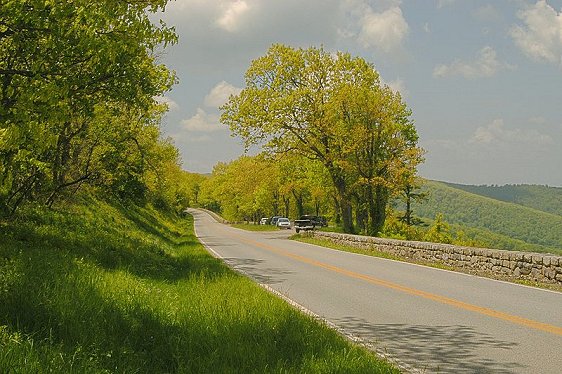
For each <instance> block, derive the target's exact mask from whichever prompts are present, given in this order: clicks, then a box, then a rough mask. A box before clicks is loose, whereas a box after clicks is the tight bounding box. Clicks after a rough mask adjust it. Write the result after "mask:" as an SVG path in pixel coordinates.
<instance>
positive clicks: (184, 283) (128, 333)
mask: <svg viewBox="0 0 562 374" xmlns="http://www.w3.org/2000/svg"><path fill="white" fill-rule="evenodd" d="M0 372H2V373H29V372H37V373H38V372H72V373H74V372H75V373H104V372H105V373H112V372H119V373H171V372H178V373H194V372H196V373H234V372H243V373H263V372H274V373H301V372H307V373H325V372H330V373H373V372H375V373H376V372H380V373H394V372H398V370H397V369H396V368H394V367H393V366H391V365H390V364H389V363H387V362H385V361H382V360H379V359H378V358H377V357H375V356H374V355H373V354H372V353H371V352H370V351H368V350H366V349H364V348H362V347H359V346H357V345H353V344H351V343H350V342H348V341H347V340H346V339H344V338H343V337H341V336H340V335H339V334H338V333H336V332H335V331H333V330H332V329H330V328H328V327H327V326H326V325H324V324H323V323H321V322H318V321H316V320H315V319H313V318H312V317H310V316H306V315H304V314H302V313H300V312H299V311H297V310H295V309H294V308H292V307H290V306H289V305H288V304H287V303H286V302H285V301H283V300H281V299H279V298H277V297H275V296H273V295H271V294H269V293H268V292H266V291H264V290H263V289H261V288H260V287H259V286H258V285H256V284H255V283H253V282H252V281H250V280H249V279H247V278H245V277H243V276H241V275H239V274H237V273H235V272H234V271H232V270H230V269H229V268H228V267H226V266H225V265H224V264H223V263H222V262H221V261H220V260H218V259H215V258H213V257H211V256H210V255H209V254H208V253H207V252H206V251H205V250H204V248H203V247H202V245H201V244H200V243H199V242H198V241H197V239H196V238H195V236H194V234H193V220H192V218H191V217H188V218H183V219H179V218H174V217H172V216H168V215H165V214H163V213H161V212H158V211H156V210H154V209H152V208H143V209H141V208H138V207H135V206H123V205H119V204H107V203H103V202H100V201H98V200H95V199H93V198H86V200H85V201H83V202H82V203H81V204H79V205H76V206H74V207H73V208H72V211H71V212H62V211H52V210H46V209H44V208H27V209H26V210H24V211H23V212H22V213H21V214H20V215H19V217H17V218H16V219H15V220H14V221H11V222H6V221H4V222H2V221H0Z"/></svg>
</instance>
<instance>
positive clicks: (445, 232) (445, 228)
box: [423, 213, 453, 244]
mask: <svg viewBox="0 0 562 374" xmlns="http://www.w3.org/2000/svg"><path fill="white" fill-rule="evenodd" d="M423 239H424V240H425V241H428V242H433V243H446V244H450V243H452V242H453V237H452V235H451V228H450V226H449V224H448V223H447V222H445V220H444V219H443V214H441V213H438V214H437V215H436V216H435V220H434V222H433V225H431V227H430V228H429V230H428V231H427V232H426V233H425V235H424V237H423Z"/></svg>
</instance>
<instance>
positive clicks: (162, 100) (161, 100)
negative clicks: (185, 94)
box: [154, 96, 180, 110]
mask: <svg viewBox="0 0 562 374" xmlns="http://www.w3.org/2000/svg"><path fill="white" fill-rule="evenodd" d="M154 100H156V102H157V103H158V104H166V105H167V106H168V110H178V109H179V107H180V106H179V105H178V103H176V102H175V101H174V100H172V99H171V98H169V97H168V96H155V97H154Z"/></svg>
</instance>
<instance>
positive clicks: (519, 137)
mask: <svg viewBox="0 0 562 374" xmlns="http://www.w3.org/2000/svg"><path fill="white" fill-rule="evenodd" d="M553 142H554V141H553V139H552V137H551V136H549V135H545V134H541V133H540V132H538V131H537V130H535V129H513V130H510V129H506V128H505V125H504V121H503V119H496V120H494V121H493V122H492V123H491V124H489V125H488V126H481V127H478V128H477V129H476V131H475V133H474V134H473V135H472V138H471V139H470V143H476V144H490V145H498V144H527V145H549V144H553Z"/></svg>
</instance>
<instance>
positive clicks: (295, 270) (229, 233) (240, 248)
mask: <svg viewBox="0 0 562 374" xmlns="http://www.w3.org/2000/svg"><path fill="white" fill-rule="evenodd" d="M190 212H191V214H193V216H194V218H195V230H196V233H197V235H198V237H199V238H200V240H201V241H202V242H204V244H206V245H207V247H208V248H210V249H211V250H212V251H214V252H215V253H216V254H218V255H219V256H220V257H222V258H223V259H224V261H225V262H226V263H227V264H229V265H230V266H231V267H233V268H235V269H238V270H241V271H243V272H244V273H246V274H247V275H249V276H250V277H252V278H253V279H255V280H256V281H257V282H259V283H262V284H265V285H268V286H269V287H271V288H273V289H275V290H276V291H278V292H280V293H282V294H283V295H286V296H287V297H288V298H289V299H291V300H293V301H295V302H296V303H298V304H300V305H301V306H303V307H305V308H307V309H309V310H310V311H312V312H313V313H315V314H317V315H319V316H321V317H322V318H324V319H326V320H327V321H329V322H330V323H332V324H334V325H336V326H338V327H339V329H341V330H342V331H344V332H345V333H346V334H348V335H353V336H355V337H358V338H360V339H361V340H362V341H364V342H367V343H368V345H369V346H371V347H373V349H375V350H377V351H378V352H386V353H387V354H388V355H389V356H390V357H392V358H394V359H395V360H396V361H397V362H398V363H400V364H402V365H403V367H406V368H409V369H410V370H409V371H418V370H419V371H421V372H428V373H434V372H440V373H540V374H546V373H552V374H560V373H562V293H558V292H552V291H546V290H541V289H535V288H530V287H525V286H519V285H515V284H509V283H504V282H498V281H494V280H490V279H484V278H479V277H474V276H469V275H465V274H459V273H453V272H448V271H443V270H438V269H433V268H428V267H423V266H417V265H412V264H407V263H402V262H397V261H391V260H384V259H379V258H375V257H369V256H363V255H357V254H352V253H346V252H341V251H335V250H331V249H326V248H322V247H318V246H314V245H309V244H304V243H300V242H296V241H292V240H287V237H288V236H289V235H290V234H292V231H279V232H248V231H244V230H239V229H235V228H231V227H229V226H227V225H223V224H220V223H218V222H216V221H215V220H214V219H213V218H212V217H211V216H210V215H209V214H207V213H205V212H203V211H198V210H191V211H190ZM412 369H413V370H412Z"/></svg>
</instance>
